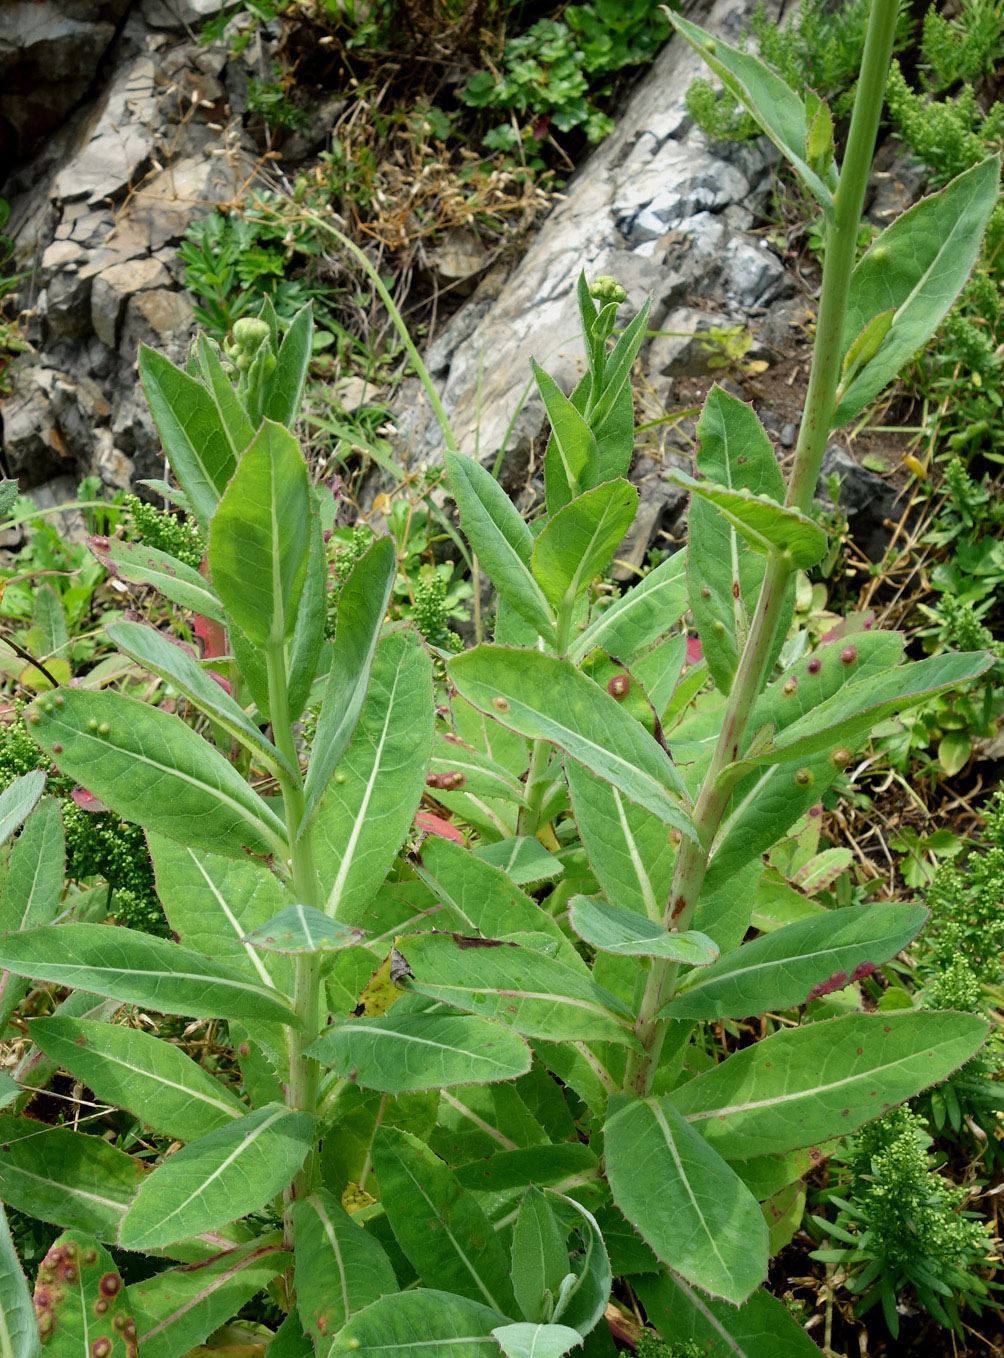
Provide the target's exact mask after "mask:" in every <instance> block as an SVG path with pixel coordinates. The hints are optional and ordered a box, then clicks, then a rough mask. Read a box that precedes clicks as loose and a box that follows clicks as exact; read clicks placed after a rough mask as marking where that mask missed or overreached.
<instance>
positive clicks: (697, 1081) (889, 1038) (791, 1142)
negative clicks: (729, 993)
mask: <svg viewBox="0 0 1004 1358" xmlns="http://www.w3.org/2000/svg"><path fill="white" fill-rule="evenodd" d="M986 1033H987V1027H986V1024H985V1023H984V1021H983V1020H982V1019H980V1018H976V1017H975V1016H974V1015H972V1014H955V1013H949V1012H945V1013H933V1012H930V1013H928V1012H920V1013H913V1012H911V1013H907V1014H884V1013H881V1014H845V1015H844V1016H843V1017H842V1018H836V1019H830V1020H828V1021H826V1022H825V1023H810V1024H807V1025H806V1026H804V1027H801V1028H789V1029H785V1030H784V1031H782V1032H778V1033H773V1034H772V1035H771V1036H770V1037H766V1038H764V1039H763V1040H762V1041H760V1042H756V1043H754V1044H753V1046H751V1047H746V1048H744V1049H743V1050H742V1051H737V1052H734V1053H733V1054H732V1055H731V1056H729V1057H728V1058H727V1059H726V1060H724V1061H722V1062H721V1063H720V1064H719V1065H717V1066H714V1067H713V1068H712V1069H711V1070H706V1071H704V1072H703V1073H702V1074H700V1075H697V1076H695V1077H694V1079H692V1080H689V1081H688V1082H687V1083H686V1084H683V1085H680V1086H679V1087H678V1088H677V1089H674V1090H673V1092H672V1094H670V1095H669V1099H670V1101H671V1103H672V1104H673V1106H674V1107H675V1108H676V1109H677V1110H678V1111H679V1112H681V1113H682V1114H683V1115H684V1117H686V1119H687V1120H688V1122H690V1123H691V1124H692V1125H693V1126H694V1127H695V1128H696V1129H697V1130H698V1131H699V1132H700V1133H701V1134H702V1135H703V1136H704V1138H705V1139H706V1140H707V1141H708V1142H709V1143H710V1144H711V1145H712V1146H714V1147H715V1148H716V1149H717V1150H719V1151H720V1152H722V1153H723V1154H727V1155H728V1156H729V1157H730V1158H731V1159H733V1160H745V1159H749V1158H750V1157H752V1156H757V1155H771V1154H781V1153H782V1152H784V1151H788V1150H796V1149H797V1148H798V1147H799V1146H811V1145H815V1144H818V1143H819V1142H821V1141H826V1140H829V1139H830V1138H831V1137H834V1136H846V1135H849V1134H850V1133H851V1132H854V1131H856V1130H857V1128H858V1127H860V1126H861V1125H862V1124H863V1123H865V1122H869V1121H871V1119H872V1118H877V1117H880V1116H881V1114H882V1113H884V1112H885V1111H886V1109H888V1108H891V1107H892V1106H893V1105H894V1104H897V1103H902V1102H903V1101H904V1100H905V1099H910V1098H913V1096H914V1095H915V1094H918V1093H919V1092H920V1091H921V1090H922V1089H926V1088H927V1087H928V1085H933V1084H938V1083H939V1082H940V1081H941V1080H944V1079H945V1078H946V1077H947V1076H948V1075H950V1074H951V1073H952V1071H954V1070H957V1069H958V1067H959V1066H961V1065H962V1064H963V1063H964V1062H965V1061H968V1060H969V1058H970V1057H971V1056H972V1055H973V1054H974V1053H975V1052H977V1051H979V1049H980V1047H981V1046H982V1045H983V1043H984V1041H985V1040H986Z"/></svg>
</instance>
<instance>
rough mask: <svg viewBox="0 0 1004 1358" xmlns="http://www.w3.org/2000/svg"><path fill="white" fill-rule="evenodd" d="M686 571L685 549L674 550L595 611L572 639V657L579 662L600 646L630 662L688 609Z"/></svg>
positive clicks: (628, 663)
mask: <svg viewBox="0 0 1004 1358" xmlns="http://www.w3.org/2000/svg"><path fill="white" fill-rule="evenodd" d="M686 571H687V553H686V551H680V552H674V553H673V555H672V556H671V557H668V558H667V559H666V560H665V561H663V562H661V563H660V564H659V565H658V566H656V567H655V569H654V570H651V571H649V573H648V574H647V575H646V576H644V578H643V579H641V580H639V581H638V583H637V584H636V585H632V586H631V588H630V589H629V590H627V591H626V592H625V593H624V594H622V595H621V597H620V598H619V599H617V600H615V601H614V602H613V603H612V604H610V606H609V607H607V608H604V609H603V610H602V612H598V613H596V615H595V616H594V617H593V619H592V621H591V622H590V624H589V626H588V627H587V628H586V629H585V631H584V632H581V633H580V634H579V635H578V636H577V637H576V638H575V639H574V641H573V642H572V644H571V646H570V647H569V650H568V655H569V658H570V659H571V660H573V661H574V662H575V663H576V664H579V663H580V662H581V661H582V660H584V659H585V657H586V656H587V655H588V654H589V652H590V651H591V650H593V649H594V648H596V647H599V648H600V650H603V651H606V652H607V654H608V655H615V656H616V657H617V658H618V660H620V661H621V662H622V663H623V664H625V665H630V664H631V662H632V661H633V660H635V659H636V658H637V657H638V656H640V655H641V654H643V653H644V651H645V650H646V649H647V648H648V647H649V646H651V645H652V643H653V642H654V641H656V640H658V638H659V637H661V636H663V634H664V633H666V632H668V631H669V629H670V628H671V627H674V626H675V625H676V624H677V623H678V622H679V621H680V619H681V618H682V617H683V615H684V613H685V612H686V611H687V575H686Z"/></svg>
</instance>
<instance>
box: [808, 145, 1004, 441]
mask: <svg viewBox="0 0 1004 1358" xmlns="http://www.w3.org/2000/svg"><path fill="white" fill-rule="evenodd" d="M999 176H1000V160H999V158H998V157H997V156H990V157H989V158H988V159H986V160H984V161H981V162H980V164H978V165H974V166H973V167H972V169H970V170H966V171H965V172H964V173H963V174H960V175H958V176H957V177H956V178H955V179H953V180H952V182H951V183H950V184H947V185H946V186H945V187H944V188H943V189H939V190H938V192H937V193H932V194H931V195H930V197H928V198H922V199H921V200H920V202H919V203H914V205H913V207H911V208H908V209H907V211H906V212H904V213H903V214H902V215H901V216H899V217H897V218H896V220H895V221H894V222H893V223H892V224H891V225H890V226H888V227H886V229H885V230H884V231H883V232H882V234H881V235H880V236H879V238H878V239H877V240H876V241H874V242H873V243H872V245H871V246H870V247H869V249H868V250H867V252H866V253H865V254H864V256H863V257H862V258H861V260H860V261H859V262H858V264H857V266H856V267H855V270H854V273H853V274H852V275H851V286H850V293H849V295H848V300H847V313H846V317H845V320H844V336H843V348H844V350H845V351H849V350H850V349H851V347H852V345H853V344H854V342H855V340H856V339H857V338H858V336H860V335H861V333H862V331H864V330H865V328H866V327H867V326H868V324H869V322H871V321H872V320H874V319H875V317H876V316H878V315H879V314H880V313H881V312H883V311H888V310H890V309H892V310H894V313H895V314H894V316H893V318H892V324H891V326H890V327H889V331H888V334H887V335H886V336H885V339H884V340H883V341H882V343H881V345H880V346H879V348H878V351H877V353H876V354H875V355H874V357H873V358H871V359H870V361H868V362H866V363H864V364H863V365H862V366H861V368H860V369H859V371H858V374H857V376H856V377H854V378H852V379H851V381H850V382H849V383H848V384H847V385H846V386H845V387H844V389H843V392H842V395H841V397H840V402H839V405H838V406H837V410H836V414H835V415H834V424H835V425H837V426H839V425H842V424H846V423H847V421H848V420H850V419H852V418H853V417H854V415H856V414H857V412H858V411H859V410H860V409H861V408H862V407H863V406H865V405H867V404H868V402H869V401H871V400H872V399H873V398H874V397H875V396H877V395H878V393H879V392H880V391H881V390H882V388H883V387H884V386H885V385H886V383H887V382H891V381H892V379H893V378H894V377H895V376H896V374H897V373H898V372H899V370H900V369H901V368H902V367H903V365H904V364H905V363H907V362H908V361H909V360H910V359H911V358H912V357H913V355H914V354H915V353H916V352H917V350H918V349H921V348H923V346H924V344H925V343H926V342H927V340H928V339H930V337H931V335H933V334H934V332H935V330H936V329H937V327H938V326H939V324H940V323H941V321H942V319H943V318H944V316H945V315H946V314H947V312H948V309H949V307H951V305H952V303H953V302H954V301H955V299H956V297H957V296H958V295H959V293H960V292H961V291H962V288H963V285H964V284H965V282H966V279H967V278H968V277H969V275H970V273H971V271H972V267H973V265H974V263H975V262H976V256H977V253H978V252H979V248H980V241H981V239H982V237H983V231H984V228H985V227H986V224H987V220H988V218H989V216H990V213H991V212H992V211H993V208H994V205H995V204H996V202H997V183H998V179H999Z"/></svg>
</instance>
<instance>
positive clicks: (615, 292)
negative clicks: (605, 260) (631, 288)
mask: <svg viewBox="0 0 1004 1358" xmlns="http://www.w3.org/2000/svg"><path fill="white" fill-rule="evenodd" d="M589 295H590V297H594V298H595V299H596V301H597V302H616V303H617V305H618V306H620V304H621V302H624V301H626V300H627V293H626V292H625V291H624V289H623V288H622V287H621V285H620V284H619V283H618V282H617V279H616V278H612V277H611V276H610V275H609V274H601V275H600V276H599V278H594V279H593V281H592V283H591V284H590V286H589Z"/></svg>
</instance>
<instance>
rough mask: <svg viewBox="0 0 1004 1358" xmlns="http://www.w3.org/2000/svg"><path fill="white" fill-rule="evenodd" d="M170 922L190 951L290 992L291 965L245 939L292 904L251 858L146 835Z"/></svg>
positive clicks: (277, 955) (278, 884)
mask: <svg viewBox="0 0 1004 1358" xmlns="http://www.w3.org/2000/svg"><path fill="white" fill-rule="evenodd" d="M147 842H148V844H149V845H150V857H151V858H152V860H153V867H154V874H155V876H156V880H157V895H158V896H159V897H160V901H161V904H162V905H163V907H164V913H165V914H166V915H167V920H168V923H169V924H170V926H171V928H172V929H173V930H174V932H175V934H177V936H178V938H179V939H180V940H181V942H182V943H183V944H184V945H185V947H186V948H191V949H192V950H193V951H194V952H198V953H204V954H205V955H206V956H208V957H215V958H216V959H217V960H218V961H220V962H223V963H224V964H225V965H226V966H228V967H231V968H233V970H234V971H238V972H240V973H241V974H242V975H245V976H248V977H250V978H251V980H253V981H256V982H258V983H259V984H261V985H263V986H266V987H268V988H270V989H272V988H278V989H279V990H280V991H281V992H282V993H283V994H287V993H289V994H292V981H293V973H292V966H291V964H290V963H289V962H287V961H286V959H285V958H283V957H281V956H280V955H279V954H277V953H272V954H265V955H262V954H261V953H260V952H259V951H258V950H257V949H256V948H254V947H253V946H252V945H251V944H250V943H248V942H247V941H246V936H247V935H248V934H249V933H250V932H251V931H252V930H253V929H257V928H259V927H260V926H261V925H263V924H266V923H267V922H268V921H269V920H270V919H273V918H274V917H275V916H276V915H278V914H279V913H280V912H281V911H282V910H284V909H285V908H286V907H287V906H288V905H290V904H291V902H290V899H289V892H288V891H287V890H286V888H285V887H284V886H283V885H282V883H281V882H280V881H279V879H278V878H277V877H276V876H275V874H274V873H272V872H269V870H268V868H266V867H265V866H264V864H262V863H256V862H254V861H253V860H251V859H235V858H223V857H222V856H220V855H219V854H212V853H205V852H204V851H203V850H201V849H193V848H186V847H185V846H184V845H181V844H178V843H176V842H175V841H174V840H172V839H164V838H162V837H161V836H160V835H154V834H148V835H147Z"/></svg>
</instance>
